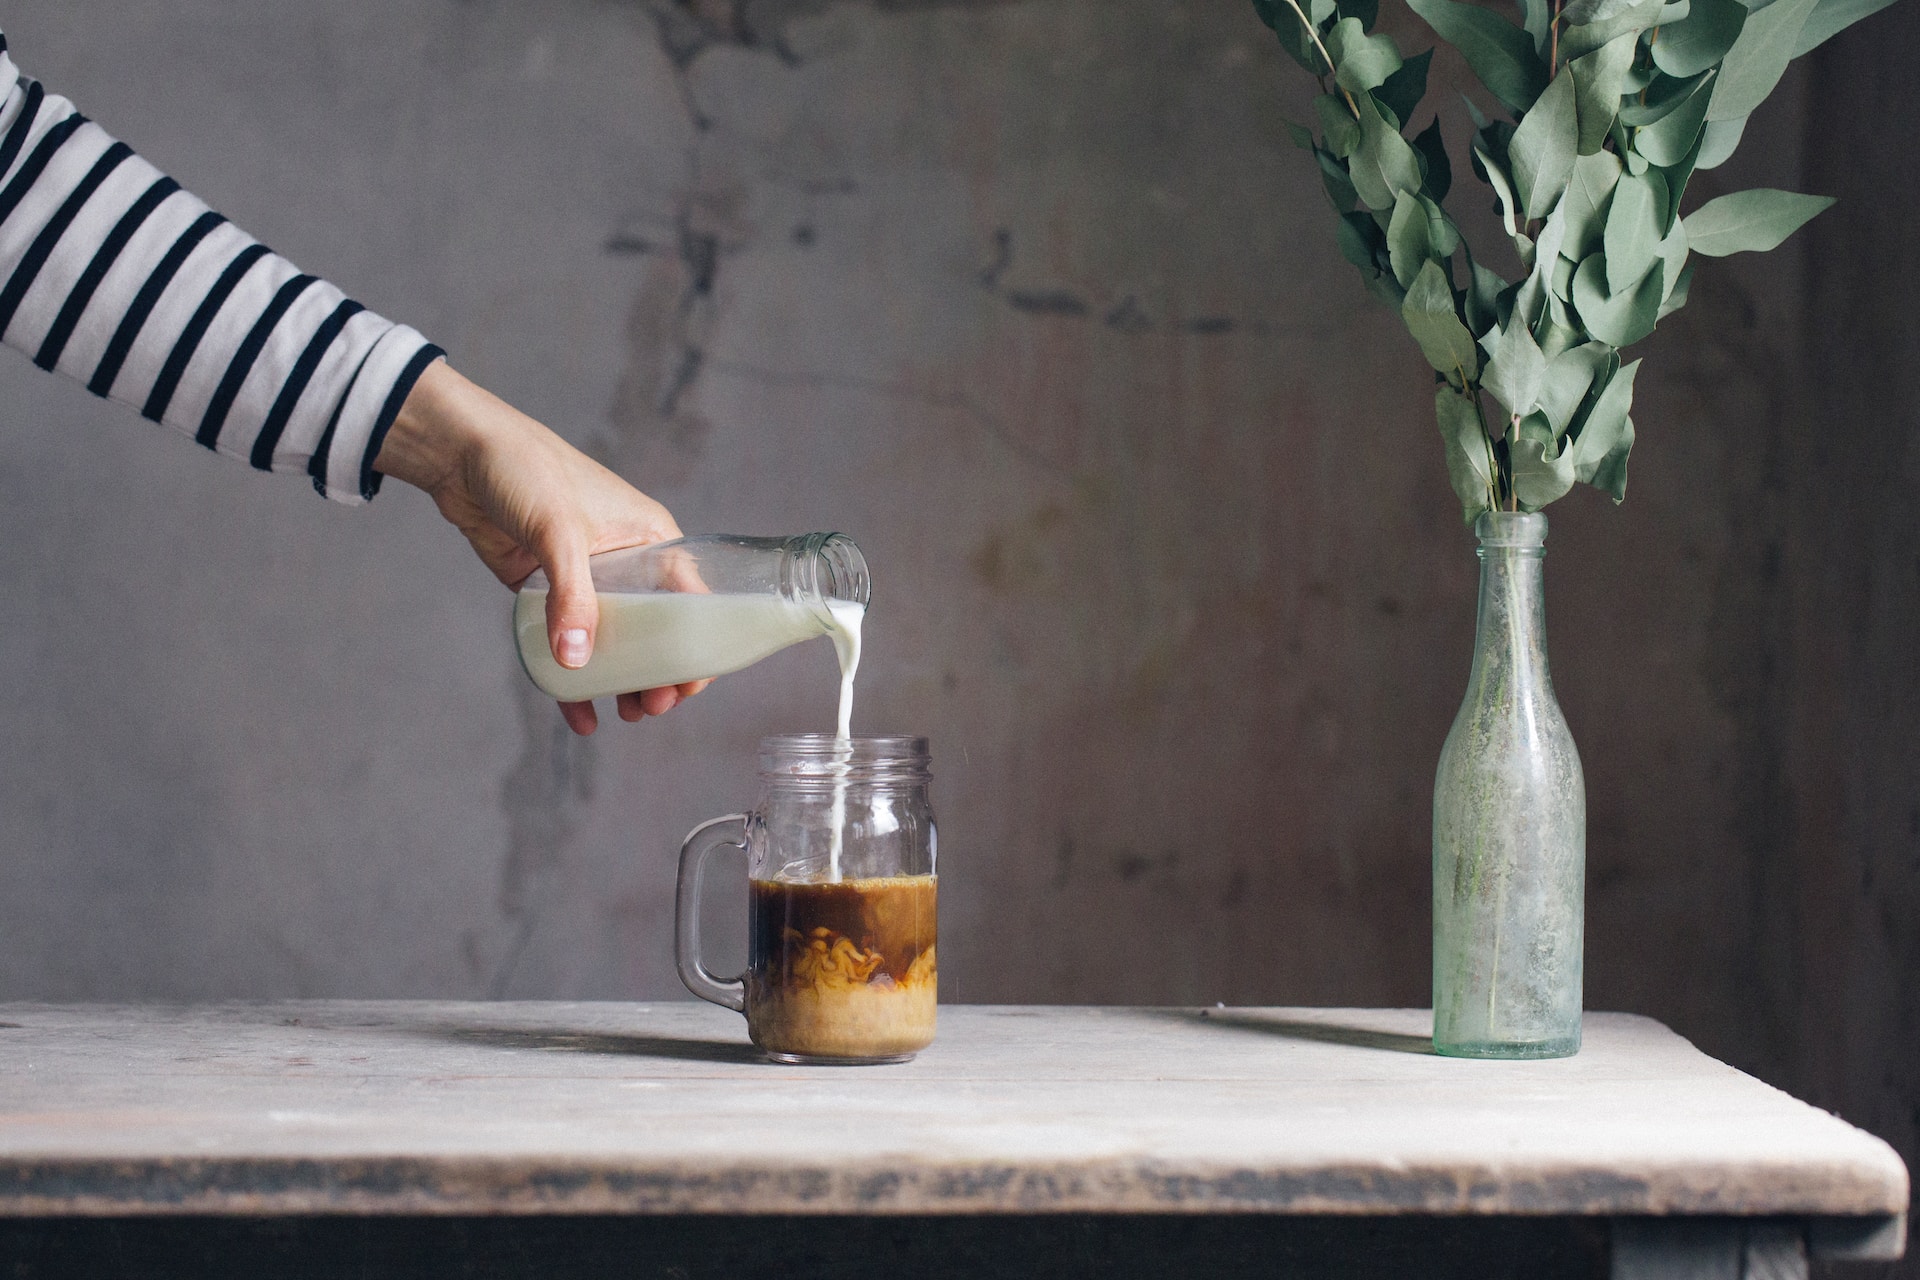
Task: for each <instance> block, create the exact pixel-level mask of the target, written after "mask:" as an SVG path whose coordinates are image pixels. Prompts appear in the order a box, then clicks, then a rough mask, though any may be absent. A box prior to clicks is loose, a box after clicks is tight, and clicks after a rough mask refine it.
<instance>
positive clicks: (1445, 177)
mask: <svg viewBox="0 0 1920 1280" xmlns="http://www.w3.org/2000/svg"><path fill="white" fill-rule="evenodd" d="M1413 149H1414V150H1415V151H1417V152H1419V153H1420V159H1421V161H1422V164H1421V168H1423V169H1425V170H1426V174H1427V178H1426V182H1425V184H1424V185H1423V187H1422V188H1421V189H1422V190H1423V191H1425V192H1426V194H1427V195H1429V196H1431V197H1432V198H1433V199H1435V200H1445V199H1446V198H1447V192H1448V191H1450V190H1452V188H1453V162H1452V161H1450V160H1448V159H1447V144H1446V143H1444V142H1442V141H1441V140H1440V117H1439V116H1435V117H1434V118H1433V123H1432V124H1430V125H1428V126H1427V127H1426V128H1424V129H1422V130H1421V131H1420V133H1419V134H1418V135H1417V136H1416V137H1415V138H1414V140H1413Z"/></svg>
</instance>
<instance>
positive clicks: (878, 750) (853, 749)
mask: <svg viewBox="0 0 1920 1280" xmlns="http://www.w3.org/2000/svg"><path fill="white" fill-rule="evenodd" d="M930 760H931V753H930V751H929V744H928V741H927V739H926V738H924V737H920V736H918V735H914V734H904V733H877V734H855V735H853V736H852V737H851V738H841V737H836V736H835V735H834V734H831V733H779V734H772V735H769V736H768V737H765V738H762V739H761V740H760V776H761V778H763V779H764V780H766V781H767V782H770V783H795V782H798V783H809V782H823V781H831V782H842V783H845V782H900V783H911V782H924V781H925V780H926V779H927V778H928V777H930V776H931V772H930V769H929V767H928V766H929V763H930Z"/></svg>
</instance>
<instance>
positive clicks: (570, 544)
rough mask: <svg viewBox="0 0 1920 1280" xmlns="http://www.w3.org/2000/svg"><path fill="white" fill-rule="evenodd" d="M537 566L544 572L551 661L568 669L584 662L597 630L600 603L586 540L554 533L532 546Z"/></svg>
mask: <svg viewBox="0 0 1920 1280" xmlns="http://www.w3.org/2000/svg"><path fill="white" fill-rule="evenodd" d="M535 551H536V553H537V554H538V556H539V558H540V567H541V568H543V569H545V570H546V571H547V582H548V584H549V589H548V591H547V644H548V645H549V646H550V647H551V648H552V649H553V657H554V661H556V662H558V663H559V664H560V665H561V666H563V667H567V668H579V667H584V666H586V665H587V659H588V658H590V657H592V656H593V641H594V636H595V633H596V632H597V631H598V630H599V622H600V602H599V600H598V599H597V598H596V597H595V596H594V594H593V575H592V574H591V573H590V572H589V571H588V569H587V547H586V542H585V541H584V540H583V539H581V538H579V537H577V536H573V535H570V534H565V533H562V534H557V535H555V536H553V537H551V538H549V539H546V540H544V545H542V546H539V547H536V548H535Z"/></svg>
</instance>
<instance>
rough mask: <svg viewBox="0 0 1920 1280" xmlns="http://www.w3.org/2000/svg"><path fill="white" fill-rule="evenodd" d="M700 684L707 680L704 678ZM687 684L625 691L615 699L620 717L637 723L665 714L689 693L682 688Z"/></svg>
mask: <svg viewBox="0 0 1920 1280" xmlns="http://www.w3.org/2000/svg"><path fill="white" fill-rule="evenodd" d="M698 683H700V684H706V683H707V682H706V681H704V680H702V681H699V682H698ZM687 687H688V686H686V685H663V686H662V687H660V688H658V689H642V690H640V691H638V692H636V693H623V694H621V695H620V696H619V697H618V698H617V699H615V705H616V706H617V707H618V708H619V710H620V718H621V719H622V720H625V721H627V722H628V723H629V724H633V723H637V722H639V721H641V720H644V719H645V718H646V717H648V716H663V715H665V714H667V712H669V711H671V710H673V709H674V708H675V707H677V706H679V705H680V703H681V702H682V701H683V700H684V699H685V698H686V697H687V696H689V695H686V694H683V693H682V692H681V690H683V689H685V688H687Z"/></svg>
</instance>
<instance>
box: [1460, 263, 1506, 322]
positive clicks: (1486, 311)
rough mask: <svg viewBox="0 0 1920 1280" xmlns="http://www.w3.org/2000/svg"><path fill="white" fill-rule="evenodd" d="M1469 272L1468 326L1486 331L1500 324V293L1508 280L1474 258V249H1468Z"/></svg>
mask: <svg viewBox="0 0 1920 1280" xmlns="http://www.w3.org/2000/svg"><path fill="white" fill-rule="evenodd" d="M1467 274H1468V276H1469V277H1471V279H1470V280H1469V282H1468V284H1467V296H1466V298H1465V299H1464V302H1465V304H1466V312H1467V327H1468V328H1470V329H1472V330H1473V331H1474V332H1475V333H1486V332H1487V331H1489V330H1491V329H1495V328H1498V327H1499V325H1500V295H1501V294H1502V293H1504V292H1505V291H1506V288H1507V282H1506V281H1505V280H1504V279H1502V278H1501V277H1500V274H1499V273H1498V272H1496V271H1490V270H1488V269H1487V268H1486V267H1483V266H1481V265H1480V264H1479V263H1478V262H1476V261H1475V260H1474V257H1473V251H1472V250H1471V249H1469V250H1468V251H1467Z"/></svg>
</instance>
